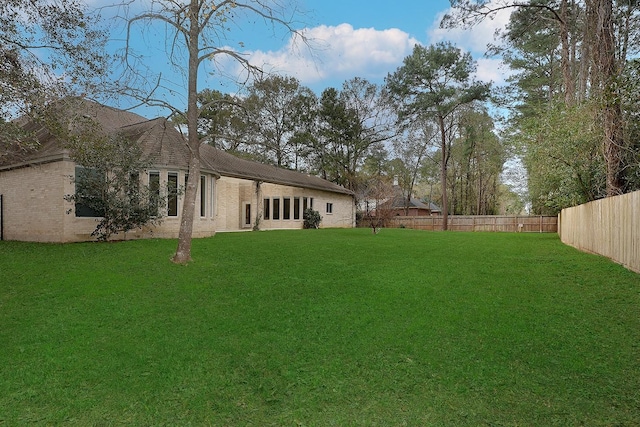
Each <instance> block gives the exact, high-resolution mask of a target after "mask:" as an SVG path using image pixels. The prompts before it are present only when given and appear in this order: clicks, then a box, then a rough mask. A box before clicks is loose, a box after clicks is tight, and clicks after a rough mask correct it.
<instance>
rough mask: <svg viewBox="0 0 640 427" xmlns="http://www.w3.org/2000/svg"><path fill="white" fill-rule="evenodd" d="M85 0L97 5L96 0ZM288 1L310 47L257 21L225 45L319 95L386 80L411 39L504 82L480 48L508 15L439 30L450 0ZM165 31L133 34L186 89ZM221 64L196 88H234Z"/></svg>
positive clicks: (232, 69) (227, 65) (231, 69)
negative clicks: (444, 44)
mask: <svg viewBox="0 0 640 427" xmlns="http://www.w3.org/2000/svg"><path fill="white" fill-rule="evenodd" d="M88 1H91V2H93V3H94V4H95V2H96V1H97V0H88ZM289 1H290V2H291V3H292V4H296V6H297V10H298V12H299V13H297V14H296V15H295V19H294V20H295V22H296V28H297V29H298V30H300V31H303V32H304V34H305V36H306V37H307V38H308V40H309V41H310V43H309V46H307V45H305V44H302V43H299V42H296V41H295V40H293V39H292V38H291V37H290V34H289V33H287V32H285V31H282V29H281V28H280V29H277V28H276V29H275V30H274V29H273V28H270V27H269V26H268V25H267V24H265V23H264V22H263V21H259V20H255V19H250V20H249V21H248V22H244V23H243V24H242V25H241V26H239V27H236V28H234V29H233V31H232V34H231V35H230V36H229V40H228V42H229V46H230V47H231V48H232V49H235V50H237V51H239V52H241V53H242V54H243V55H244V56H245V57H246V58H248V59H249V61H250V62H251V63H252V64H254V65H257V66H260V67H262V68H263V69H264V70H265V71H267V72H274V73H279V74H285V75H288V76H293V77H295V78H297V79H298V80H299V81H300V82H301V83H302V84H303V85H305V86H308V87H310V88H311V89H312V90H314V91H315V92H316V93H318V94H319V93H320V92H321V91H322V90H324V89H325V88H327V87H335V88H340V87H341V85H342V83H343V82H345V81H346V80H349V79H351V78H354V77H362V78H366V79H368V80H369V81H371V82H374V83H383V81H384V77H385V76H386V75H387V74H388V73H391V72H393V71H395V70H396V69H397V67H398V66H400V65H401V64H402V60H403V59H404V58H405V57H406V56H408V55H409V54H410V53H411V51H412V49H413V46H414V45H415V44H416V43H420V44H423V45H429V44H432V43H435V42H440V41H451V42H452V43H454V44H455V45H457V46H458V47H460V48H461V49H463V50H464V51H468V52H471V53H472V55H473V56H474V58H475V59H476V61H477V63H478V71H477V76H476V77H477V78H478V79H480V80H484V81H492V82H494V84H501V83H502V82H503V81H504V78H505V77H506V70H504V69H502V68H501V62H500V60H499V58H485V57H484V53H485V48H486V44H487V43H489V42H492V41H493V34H494V31H495V29H496V28H497V27H500V26H503V25H504V24H505V23H506V22H507V20H508V12H506V13H503V14H502V15H499V16H497V17H496V18H495V19H493V20H489V21H487V22H485V23H483V24H482V25H480V26H477V27H475V28H473V29H472V30H462V29H454V30H442V29H440V28H439V25H438V24H439V22H440V19H441V18H442V16H443V14H444V13H446V12H447V11H448V10H449V9H450V3H449V1H448V0H398V1H396V2H395V5H394V6H390V4H391V2H389V1H388V0H387V1H382V0H289ZM164 35H165V34H164V31H163V30H159V29H158V28H155V29H154V28H150V27H145V28H144V31H138V32H137V33H136V32H134V33H133V37H134V38H138V41H139V47H138V48H139V49H140V52H141V53H143V54H144V55H146V56H147V58H146V59H145V61H146V62H147V63H148V64H151V65H152V68H153V71H156V72H157V71H161V70H162V71H163V73H164V75H165V76H166V77H168V81H169V82H170V83H169V84H170V85H172V86H173V88H174V89H175V93H178V94H180V93H182V94H184V93H185V92H186V89H184V88H181V86H183V85H182V84H181V80H182V81H183V80H184V79H183V75H182V76H181V74H180V73H176V72H175V71H176V70H172V69H171V68H170V67H169V66H168V64H167V60H166V58H164V57H165V56H166V55H164V52H163V51H166V49H165V46H164V43H162V42H158V41H157V40H158V39H160V40H161V39H163V36H164ZM115 37H117V36H115ZM143 40H144V41H145V42H144V43H143ZM150 42H151V44H153V43H154V42H155V43H156V44H155V48H154V47H148V46H149V44H150ZM240 42H241V43H240ZM143 45H146V46H145V47H142V46H143ZM154 49H155V50H154ZM218 65H219V66H221V67H222V69H223V70H224V71H225V73H226V74H227V76H230V77H232V78H231V79H229V78H228V77H227V78H224V77H221V73H220V72H218V71H216V72H213V73H210V71H214V68H212V67H210V66H205V67H204V69H203V70H202V71H203V72H201V75H202V76H203V77H202V79H201V83H200V88H199V89H200V90H202V89H204V88H214V89H218V90H221V91H223V92H234V91H236V90H237V86H236V85H235V84H234V81H233V77H234V76H238V75H240V74H241V71H240V70H239V69H238V64H237V62H235V61H222V62H221V63H219V64H218Z"/></svg>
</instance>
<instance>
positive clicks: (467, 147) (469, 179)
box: [449, 108, 506, 215]
mask: <svg viewBox="0 0 640 427" xmlns="http://www.w3.org/2000/svg"><path fill="white" fill-rule="evenodd" d="M457 116H458V122H459V124H458V126H457V127H458V138H456V140H455V141H454V144H453V147H452V156H451V162H452V167H451V168H450V169H451V172H452V173H451V174H450V179H449V182H451V195H452V203H451V207H452V210H453V212H454V213H456V214H460V215H495V214H497V213H498V209H499V207H498V203H499V188H500V174H501V172H502V168H503V164H504V162H505V158H506V152H505V149H504V148H503V146H502V144H501V141H500V139H499V138H498V137H497V135H496V133H495V130H494V124H493V119H492V118H491V116H489V114H488V112H487V111H486V110H484V109H474V108H465V109H462V110H461V111H460V112H459V114H458V115H457Z"/></svg>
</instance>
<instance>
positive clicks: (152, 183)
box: [149, 172, 160, 215]
mask: <svg viewBox="0 0 640 427" xmlns="http://www.w3.org/2000/svg"><path fill="white" fill-rule="evenodd" d="M159 202H160V172H149V204H150V205H151V206H154V207H155V209H154V213H155V215H158V203H159Z"/></svg>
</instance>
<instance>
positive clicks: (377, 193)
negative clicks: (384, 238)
mask: <svg viewBox="0 0 640 427" xmlns="http://www.w3.org/2000/svg"><path fill="white" fill-rule="evenodd" d="M394 196H395V192H394V190H393V186H392V185H391V184H390V183H389V180H388V178H387V177H385V176H382V175H375V176H372V177H370V178H369V179H368V180H367V181H366V182H365V183H364V184H363V185H362V189H361V194H360V198H361V200H363V203H364V207H365V209H364V214H363V220H364V221H365V223H366V224H368V225H369V227H371V232H372V233H373V234H378V233H379V232H380V228H382V227H384V226H386V225H387V223H388V222H389V220H390V219H391V216H392V215H393V210H392V205H393V199H394Z"/></svg>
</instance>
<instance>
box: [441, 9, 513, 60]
mask: <svg viewBox="0 0 640 427" xmlns="http://www.w3.org/2000/svg"><path fill="white" fill-rule="evenodd" d="M498 2H499V0H492V1H491V2H489V3H488V4H487V7H488V8H491V7H492V6H496V5H497V4H498ZM512 11H513V8H505V9H502V10H500V11H498V12H496V13H495V14H494V15H492V16H491V17H488V18H486V19H484V20H483V21H481V22H480V23H478V24H476V25H474V26H473V27H472V28H460V27H457V28H440V27H439V25H440V21H441V20H442V17H443V16H444V15H445V13H447V12H451V9H449V10H447V11H444V12H442V13H441V14H440V15H439V16H438V18H437V19H436V21H435V22H434V26H433V28H431V29H430V30H429V31H428V36H429V39H430V42H431V43H437V42H441V41H450V42H452V43H454V44H455V45H457V46H459V47H462V48H464V49H465V50H468V51H470V52H473V53H476V54H477V53H480V54H483V53H484V52H485V51H486V49H487V45H488V44H490V43H491V44H496V43H498V40H496V38H495V34H496V30H498V29H503V28H504V27H505V26H506V25H507V24H508V23H509V18H510V16H511V12H512Z"/></svg>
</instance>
